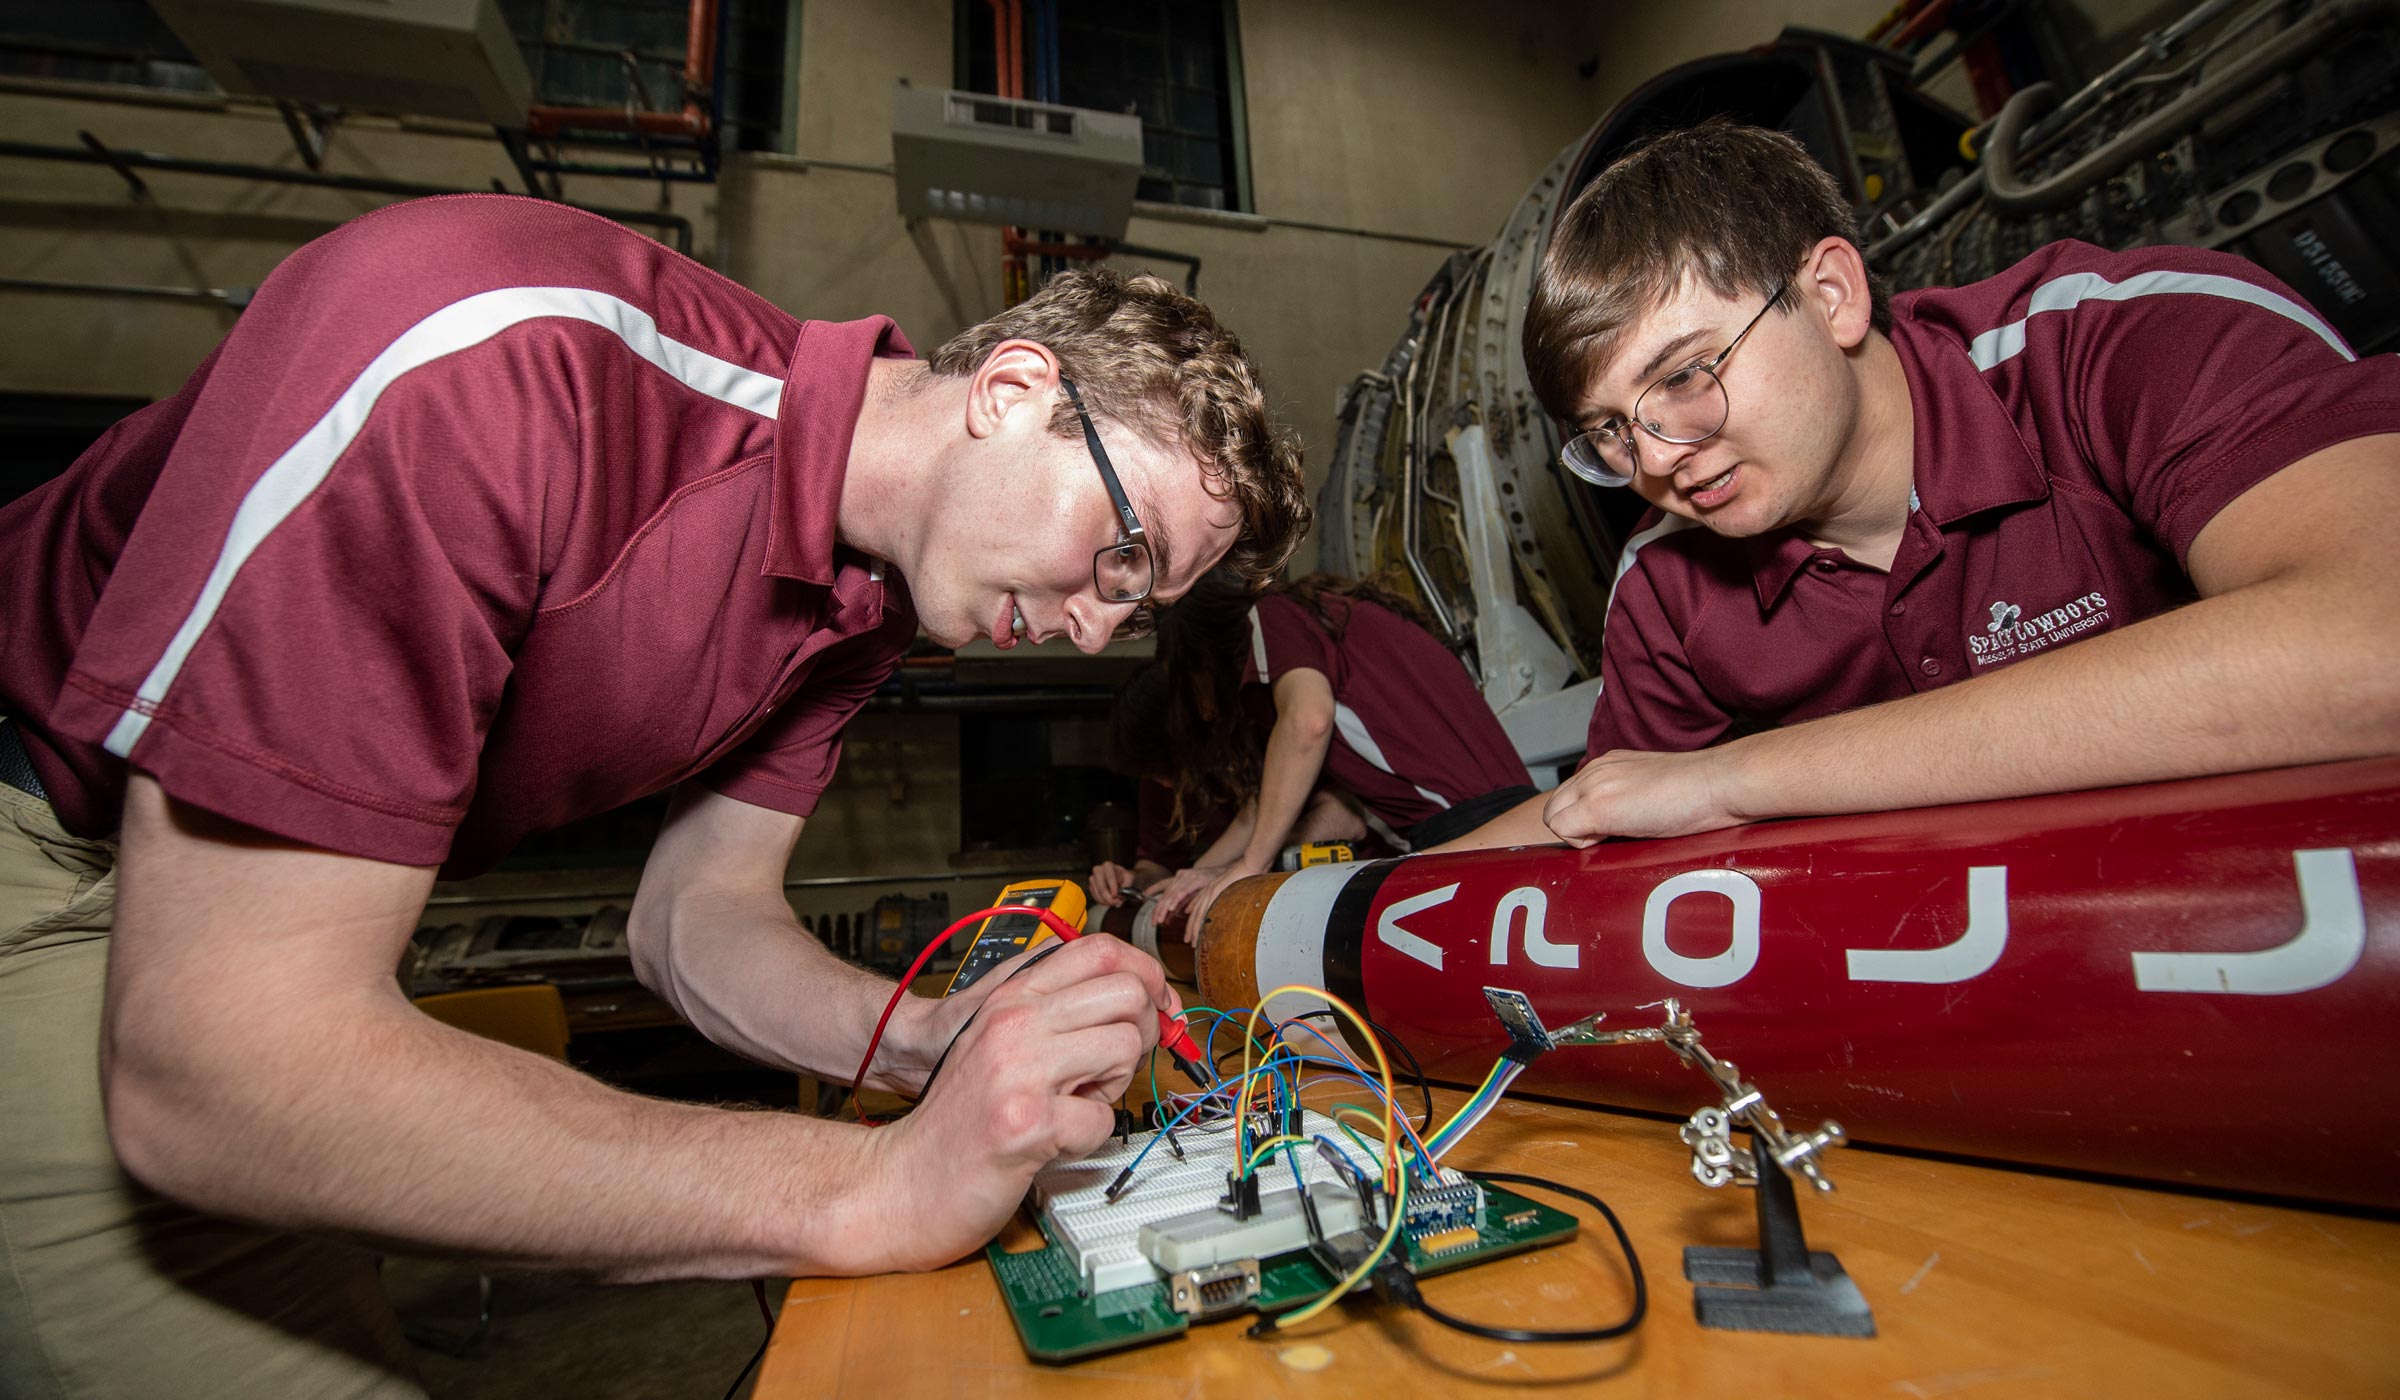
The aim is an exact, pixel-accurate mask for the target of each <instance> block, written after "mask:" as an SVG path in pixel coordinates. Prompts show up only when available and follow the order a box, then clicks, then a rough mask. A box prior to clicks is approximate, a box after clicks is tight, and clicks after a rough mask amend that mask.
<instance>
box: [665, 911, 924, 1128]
mask: <svg viewBox="0 0 2400 1400" xmlns="http://www.w3.org/2000/svg"><path fill="white" fill-rule="evenodd" d="M664 902H665V906H666V907H664V908H663V909H661V908H656V907H643V906H640V905H637V907H636V910H635V919H634V922H635V928H634V930H633V932H632V941H633V943H634V954H635V966H636V967H637V968H638V969H639V970H640V972H641V974H642V979H643V981H644V982H646V983H647V984H649V985H650V986H651V987H652V988H653V989H655V990H656V991H658V993H659V994H660V995H661V996H663V997H665V998H666V999H667V1000H668V1001H669V1002H670V1003H671V1004H672V1005H673V1006H674V1007H675V1009H676V1010H677V1011H678V1012H680V1013H681V1014H682V1015H683V1017H684V1019H685V1020H687V1021H690V1022H691V1023H692V1025H693V1026H694V1027H696V1028H697V1029H698V1030H699V1031H700V1033H701V1034H703V1035H705V1036H707V1037H708V1038H709V1039H710V1040H712V1041H715V1042H716V1043H717V1044H719V1045H722V1046H724V1047H725V1048H726V1049H728V1050H731V1051H733V1052H734V1053H736V1054H738V1055H743V1056H746V1057H748V1058H750V1059H753V1060H757V1061H759V1062H761V1063H763V1064H770V1065H774V1066H777V1067H779V1068H782V1069H789V1070H794V1071H797V1072H800V1073H804V1074H813V1075H817V1076H819V1077H822V1078H829V1079H830V1078H838V1079H842V1080H845V1081H846V1080H848V1079H849V1077H850V1076H851V1074H852V1073H854V1072H855V1071H856V1070H857V1068H858V1057H859V1055H860V1054H861V1053H863V1052H864V1051H865V1050H866V1046H867V1037H868V1036H869V1035H870V1034H872V1033H873V1031H874V1029H875V1018H876V1017H877V1016H878V1015H880V1014H881V1013H882V1010H883V1007H884V1004H885V1003H886V1002H887V1001H888V1000H889V999H890V997H891V994H892V984H891V982H890V981H888V980H886V979H884V978H881V977H877V976H875V975H874V974H873V973H870V972H867V971H865V970H863V969H861V968H857V967H853V966H851V965H850V964H849V963H846V962H844V961H842V960H841V959H840V958H837V957H835V956H834V955H833V954H832V953H830V952H828V951H827V950H826V948H825V945H824V944H822V943H820V942H819V941H818V940H817V939H816V937H815V936H814V935H812V934H810V933H809V932H808V930H807V929H805V928H803V927H801V924H800V921H799V920H798V919H797V918H795V917H794V916H793V914H792V911H791V908H790V906H788V905H786V904H785V903H784V902H783V900H782V898H781V897H780V896H779V895H776V894H772V893H758V894H751V893H720V892H713V891H697V892H693V893H689V894H685V895H682V896H680V897H669V898H666V899H665V901H664ZM916 1012H917V1008H914V1007H912V1006H911V1005H910V1004H909V1002H908V1001H907V1000H905V999H904V1000H903V1002H902V1004H901V1009H900V1011H898V1012H897V1013H895V1014H894V1017H893V1028H892V1030H890V1031H887V1032H886V1033H885V1046H886V1048H885V1049H883V1050H881V1051H879V1052H878V1053H877V1055H876V1064H875V1066H874V1069H873V1072H872V1074H871V1075H870V1079H871V1081H872V1082H874V1083H875V1084H876V1086H877V1087H880V1088H908V1089H913V1088H915V1087H916V1085H917V1084H919V1083H921V1082H922V1081H923V1078H924V1074H925V1071H926V1069H927V1068H929V1063H928V1062H925V1057H924V1056H922V1055H920V1054H918V1053H917V1050H918V1047H917V1045H916V1043H915V1037H914V1035H913V1033H912V1032H913V1028H914V1025H915V1021H916Z"/></svg>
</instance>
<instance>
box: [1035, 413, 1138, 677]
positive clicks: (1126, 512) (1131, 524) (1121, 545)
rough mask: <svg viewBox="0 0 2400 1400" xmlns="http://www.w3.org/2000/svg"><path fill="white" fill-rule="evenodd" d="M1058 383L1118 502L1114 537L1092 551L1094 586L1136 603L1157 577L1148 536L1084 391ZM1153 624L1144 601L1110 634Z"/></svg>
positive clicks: (1125, 634) (1111, 597)
mask: <svg viewBox="0 0 2400 1400" xmlns="http://www.w3.org/2000/svg"><path fill="white" fill-rule="evenodd" d="M1058 383H1059V387H1060V388H1062V389H1065V390H1066V391H1067V402H1069V403H1071V404H1073V405H1075V416H1076V417H1077V418H1078V419H1081V420H1082V422H1083V443H1084V446H1086V447H1088V448H1090V449H1091V450H1092V465H1093V466H1096V467H1098V468H1099V469H1100V482H1101V484H1102V485H1104V486H1106V487H1107V488H1108V499H1109V503H1110V504H1112V505H1114V506H1115V507H1116V508H1117V542H1116V543H1115V544H1112V545H1108V546H1106V547H1105V548H1102V549H1097V550H1094V551H1093V552H1092V586H1093V587H1095V588H1097V589H1099V590H1100V597H1101V600H1102V601H1104V602H1110V603H1139V602H1141V601H1142V600H1143V599H1145V598H1147V597H1149V596H1150V590H1151V588H1152V587H1153V586H1154V585H1155V584H1156V583H1157V582H1158V578H1157V573H1156V570H1155V567H1154V566H1153V565H1152V564H1151V562H1150V537H1149V536H1148V535H1147V534H1146V533H1144V531H1143V530H1142V522H1141V521H1140V520H1139V519H1136V518H1135V516H1134V513H1133V502H1132V501H1130V500H1127V499H1126V497H1125V483H1123V482H1121V481H1119V480H1117V469H1116V468H1115V467H1114V466H1112V465H1110V463H1109V460H1108V449H1107V448H1105V447H1102V446H1101V445H1100V430H1099V429H1098V428H1095V427H1093V426H1092V415H1091V414H1089V413H1087V412H1085V411H1084V407H1083V395H1081V394H1078V393H1076V392H1075V381H1074V380H1072V379H1069V378H1067V377H1066V376H1065V375H1063V374H1062V375H1060V376H1059V379H1058ZM1156 626H1157V619H1156V617H1155V615H1154V614H1153V613H1152V611H1151V609H1150V608H1149V607H1148V606H1147V605H1144V606H1142V607H1138V608H1135V609H1134V610H1133V614H1132V616H1130V617H1128V618H1126V619H1125V620H1124V621H1123V622H1121V623H1119V624H1118V625H1117V628H1116V630H1115V631H1114V632H1111V633H1110V634H1109V638H1110V640H1112V641H1130V640H1132V639H1134V638H1137V637H1147V636H1149V635H1150V633H1151V631H1152V630H1153V629H1154V628H1155V627H1156Z"/></svg>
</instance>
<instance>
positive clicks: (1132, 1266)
mask: <svg viewBox="0 0 2400 1400" xmlns="http://www.w3.org/2000/svg"><path fill="white" fill-rule="evenodd" d="M1300 1133H1301V1136H1303V1137H1314V1136H1316V1135H1318V1134H1320V1133H1322V1134H1324V1135H1325V1136H1327V1137H1330V1138H1332V1139H1333V1140H1335V1141H1336V1142H1342V1141H1344V1139H1343V1137H1342V1135H1341V1132H1340V1130H1339V1129H1337V1128H1336V1127H1335V1126H1334V1124H1333V1120H1332V1119H1330V1118H1327V1117H1326V1116H1325V1115H1323V1114H1321V1113H1317V1112H1314V1111H1313V1110H1308V1109H1303V1110H1301V1113H1300ZM1175 1139H1176V1141H1178V1142H1180V1143H1181V1144H1183V1160H1182V1161H1177V1160H1176V1159H1175V1154H1174V1153H1173V1152H1171V1151H1170V1150H1168V1147H1167V1144H1165V1143H1163V1142H1162V1143H1160V1144H1159V1145H1158V1147H1157V1148H1156V1149H1155V1150H1153V1151H1152V1152H1151V1154H1150V1155H1149V1156H1148V1157H1147V1158H1144V1159H1143V1161H1142V1169H1141V1171H1140V1172H1139V1173H1138V1174H1136V1175H1135V1177H1134V1179H1133V1183H1132V1186H1131V1188H1130V1189H1129V1190H1128V1191H1127V1192H1126V1193H1125V1195H1124V1196H1123V1197H1121V1198H1120V1199H1119V1200H1118V1201H1117V1203H1116V1204H1115V1205H1111V1204H1109V1202H1108V1185H1109V1183H1110V1182H1112V1181H1115V1180H1116V1179H1117V1173H1119V1172H1121V1171H1123V1170H1124V1169H1125V1166H1126V1164H1127V1163H1129V1162H1131V1161H1132V1160H1133V1159H1134V1158H1135V1157H1136V1156H1138V1155H1139V1154H1140V1153H1141V1150H1142V1148H1143V1146H1144V1145H1145V1144H1147V1143H1148V1142H1149V1141H1150V1137H1149V1135H1148V1134H1147V1133H1144V1134H1138V1135H1136V1136H1135V1137H1133V1138H1132V1139H1131V1140H1130V1141H1128V1142H1124V1143H1118V1142H1116V1141H1113V1140H1112V1141H1111V1142H1109V1144H1108V1145H1107V1146H1105V1147H1103V1148H1101V1149H1100V1150H1099V1151H1098V1152H1095V1153H1092V1154H1091V1155H1090V1156H1088V1157H1079V1158H1077V1159H1075V1160H1073V1161H1063V1160H1062V1161H1057V1162H1053V1163H1051V1164H1050V1165H1049V1166H1047V1167H1045V1168H1043V1169H1042V1171H1041V1172H1040V1173H1039V1174H1038V1175H1036V1176H1035V1177H1034V1179H1033V1199H1034V1204H1036V1205H1037V1206H1039V1207H1041V1211H1042V1216H1043V1218H1044V1219H1045V1220H1047V1221H1048V1222H1049V1225H1050V1232H1051V1233H1052V1234H1053V1235H1055V1236H1056V1237H1057V1239H1058V1242H1059V1243H1060V1244H1062V1245H1064V1246H1066V1248H1068V1249H1069V1250H1071V1251H1073V1253H1074V1255H1075V1257H1076V1262H1077V1263H1078V1264H1079V1265H1080V1266H1081V1267H1082V1270H1083V1281H1084V1286H1085V1287H1087V1288H1089V1289H1091V1290H1092V1292H1093V1293H1095V1294H1100V1293H1112V1292H1115V1291H1116V1290H1117V1289H1120V1288H1132V1287H1135V1286H1136V1285H1139V1284H1145V1283H1152V1282H1155V1281H1157V1279H1158V1278H1159V1271H1158V1270H1157V1268H1155V1267H1154V1266H1153V1265H1152V1264H1151V1263H1150V1261H1149V1260H1148V1259H1145V1258H1143V1257H1142V1252H1141V1246H1140V1235H1141V1230H1142V1226H1144V1225H1145V1224H1148V1223H1149V1222H1151V1221H1153V1220H1166V1219H1169V1218H1171V1217H1174V1216H1178V1215H1186V1214H1189V1213H1191V1212H1193V1211H1198V1210H1208V1209H1210V1208H1212V1207H1213V1206H1215V1205H1216V1203H1217V1202H1218V1200H1220V1199H1221V1198H1223V1196H1224V1195H1225V1173H1227V1172H1228V1171H1231V1170H1233V1169H1234V1166H1235V1163H1234V1160H1233V1156H1234V1133H1233V1121H1232V1120H1231V1119H1227V1120H1225V1121H1224V1122H1222V1123H1217V1124H1212V1125H1210V1126H1209V1127H1206V1128H1191V1127H1181V1128H1177V1129H1176V1130H1175ZM1369 1142H1370V1146H1376V1145H1377V1144H1374V1143H1373V1141H1372V1139H1370V1140H1369ZM1350 1151H1351V1154H1352V1156H1353V1157H1354V1158H1355V1157H1357V1156H1358V1155H1359V1154H1358V1151H1357V1148H1356V1146H1355V1145H1352V1146H1351V1148H1350ZM1285 1156H1286V1157H1297V1159H1298V1160H1299V1162H1300V1172H1301V1177H1302V1179H1303V1180H1305V1181H1306V1182H1307V1183H1308V1184H1309V1185H1310V1186H1315V1185H1317V1184H1318V1183H1320V1182H1324V1183H1329V1184H1334V1185H1340V1184H1342V1178H1341V1175H1340V1174H1339V1173H1337V1172H1336V1171H1334V1169H1333V1167H1332V1165H1331V1164H1330V1163H1328V1162H1326V1160H1325V1159H1324V1157H1323V1156H1322V1155H1321V1154H1320V1153H1318V1152H1316V1151H1314V1150H1313V1149H1312V1150H1310V1151H1306V1152H1299V1153H1292V1154H1285ZM1272 1165H1273V1167H1274V1170H1273V1171H1272V1172H1269V1171H1267V1170H1265V1169H1263V1168H1262V1169H1261V1170H1260V1172H1259V1182H1260V1195H1261V1196H1262V1197H1268V1196H1273V1195H1275V1194H1277V1188H1278V1187H1280V1188H1281V1190H1282V1192H1283V1193H1286V1194H1288V1193H1289V1192H1291V1190H1292V1189H1293V1187H1292V1172H1291V1168H1289V1167H1287V1166H1285V1165H1283V1160H1282V1159H1279V1160H1277V1161H1276V1162H1275V1163H1273V1164H1272ZM1360 1165H1362V1166H1364V1167H1365V1168H1366V1169H1367V1170H1369V1171H1374V1170H1376V1164H1375V1163H1374V1162H1372V1161H1362V1162H1360Z"/></svg>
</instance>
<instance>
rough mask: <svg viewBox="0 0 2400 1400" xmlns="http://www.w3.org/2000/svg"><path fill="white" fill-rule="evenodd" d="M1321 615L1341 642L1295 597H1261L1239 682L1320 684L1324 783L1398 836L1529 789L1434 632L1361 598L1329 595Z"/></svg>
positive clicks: (1509, 748)
mask: <svg viewBox="0 0 2400 1400" xmlns="http://www.w3.org/2000/svg"><path fill="white" fill-rule="evenodd" d="M1325 607H1326V611H1327V612H1328V613H1329V614H1330V615H1331V616H1332V617H1333V618H1334V619H1335V620H1336V621H1337V622H1338V623H1340V624H1341V626H1340V631H1341V634H1342V635H1341V636H1340V637H1339V638H1338V639H1337V638H1336V637H1334V636H1333V635H1332V633H1331V632H1329V631H1327V630H1326V628H1325V627H1324V625H1323V624H1321V623H1319V622H1318V621H1317V619H1316V615H1315V614H1314V613H1313V612H1311V611H1310V609H1309V607H1308V605H1307V604H1305V603H1303V602H1300V601H1299V600H1298V599H1295V598H1289V597H1285V596H1283V595H1281V594H1270V595H1268V596H1267V597H1264V598H1261V599H1259V600H1258V602H1257V604H1256V605H1255V606H1253V607H1252V608H1251V609H1250V655H1249V656H1248V657H1247V658H1246V659H1245V660H1244V661H1243V663H1242V680H1243V683H1244V684H1257V685H1262V686H1267V687H1272V686H1273V685H1274V683H1275V682H1276V681H1277V680H1279V679H1281V678H1282V677H1283V676H1284V675H1285V674H1287V673H1289V672H1292V671H1296V670H1303V669H1305V670H1311V671H1317V672H1320V673H1322V674H1323V675H1324V677H1325V679H1326V681H1327V683H1328V684H1330V685H1331V686H1332V687H1333V732H1334V737H1333V743H1332V746H1331V747H1330V748H1328V749H1327V751H1326V754H1325V776H1326V777H1328V778H1330V779H1332V780H1333V781H1334V782H1337V783H1339V784H1341V785H1342V786H1343V787H1345V788H1348V789H1349V790H1350V791H1351V793H1353V794H1354V795H1356V796H1357V798H1358V800H1359V801H1360V803H1362V804H1363V805H1364V806H1365V807H1366V809H1367V811H1368V812H1369V813H1370V814H1372V815H1373V816H1375V817H1376V818H1378V819H1380V821H1381V822H1382V823H1383V824H1384V825H1385V826H1386V827H1388V828H1390V830H1391V831H1392V832H1394V833H1397V834H1400V835H1406V833H1407V831H1408V829H1409V828H1410V827H1412V826H1415V825H1416V824H1417V823H1418V822H1421V821H1423V820H1425V819H1426V818H1427V817H1430V816H1432V815H1433V814H1434V813H1436V812H1439V811H1442V810H1444V809H1445V808H1448V807H1451V806H1454V805H1456V804H1458V803H1460V802H1465V801H1468V800H1470V799H1472V798H1477V797H1482V796H1485V795H1487V794H1489V793H1493V792H1497V791H1499V790H1500V789H1502V788H1505V787H1516V786H1520V785H1525V784H1530V783H1531V782H1532V781H1533V779H1532V778H1531V777H1530V776H1529V775H1528V774H1527V773H1526V771H1525V764H1524V761H1523V760H1521V759H1519V758H1518V757H1517V751H1516V747H1515V746H1514V745H1512V744H1510V743H1509V741H1508V734H1507V732H1506V731H1504V730H1502V729H1501V727H1500V721H1499V719H1498V717H1497V716H1495V715H1493V713H1492V707H1491V706H1490V705H1488V704H1485V703H1484V699H1483V693H1482V692H1481V691H1479V690H1477V689H1476V688H1475V680H1474V678H1473V677H1472V676H1469V675H1468V674H1467V668H1466V667H1465V666H1464V665H1462V664H1461V663H1460V662H1459V659H1458V658H1457V657H1455V656H1453V655H1451V654H1450V650H1449V648H1447V647H1445V646H1443V645H1442V644H1441V643H1440V642H1439V641H1436V640H1435V639H1434V637H1433V634H1431V633H1429V632H1427V631H1426V630H1425V629H1424V628H1422V627H1419V626H1417V625H1416V624H1415V623H1413V622H1410V621H1409V620H1408V619H1406V618H1404V617H1401V616H1400V615H1399V614H1397V613H1394V612H1392V611H1391V610H1390V609H1388V608H1385V607H1384V606H1382V605H1381V604H1379V603H1373V602H1369V601H1367V600H1366V599H1364V598H1355V599H1354V598H1344V597H1341V596H1338V595H1333V596H1328V597H1327V598H1326V599H1325ZM1377 834H1378V835H1383V833H1381V832H1378V833H1377Z"/></svg>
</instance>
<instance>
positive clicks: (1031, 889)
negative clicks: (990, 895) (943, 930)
mask: <svg viewBox="0 0 2400 1400" xmlns="http://www.w3.org/2000/svg"><path fill="white" fill-rule="evenodd" d="M992 902H993V903H994V904H1023V905H1027V906H1030V907H1032V908H1035V909H1048V910H1050V911H1052V912H1053V913H1055V914H1057V915H1058V917H1059V918H1061V919H1063V920H1065V921H1066V922H1067V924H1068V925H1069V926H1070V927H1074V928H1081V927H1082V926H1083V913H1084V907H1083V891H1082V890H1081V889H1079V888H1078V887H1077V886H1075V885H1074V884H1073V883H1071V882H1069V881H1065V880H1028V881H1025V882H1023V883H1022V884H1016V885H1010V886H1008V887H1007V888H1005V889H1003V890H1001V891H1000V894H999V896H998V897H997V898H995V899H994V900H993V901H992ZM1055 936H1056V935H1054V934H1052V933H1051V932H1050V930H1049V929H1048V928H1046V927H1044V926H1043V924H1042V921H1041V920H1040V919H1037V918H1035V917H1034V916H1033V915H1031V914H995V915H993V916H992V917H991V918H988V919H986V920H984V921H983V925H982V927H980V928H978V929H976V930H975V941H974V943H972V944H971V945H969V946H968V948H967V955H966V956H965V957H964V958H961V959H960V960H959V964H958V971H957V972H955V973H953V974H951V977H950V986H949V989H948V990H946V991H944V992H943V993H942V995H944V996H951V995H954V994H956V993H959V992H963V991H965V990H966V989H967V988H969V987H972V986H974V985H975V983H976V982H978V981H979V980H981V979H982V977H983V975H984V974H985V973H987V972H990V971H991V970H992V969H993V968H995V967H998V966H999V965H1000V964H1002V963H1004V962H1007V961H1008V960H1009V959H1010V958H1013V957H1015V956H1016V955H1017V954H1019V953H1022V952H1024V951H1025V950H1026V949H1028V948H1031V947H1033V946H1034V945H1035V944H1037V943H1040V942H1042V941H1043V940H1045V939H1049V938H1053V937H1055Z"/></svg>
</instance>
